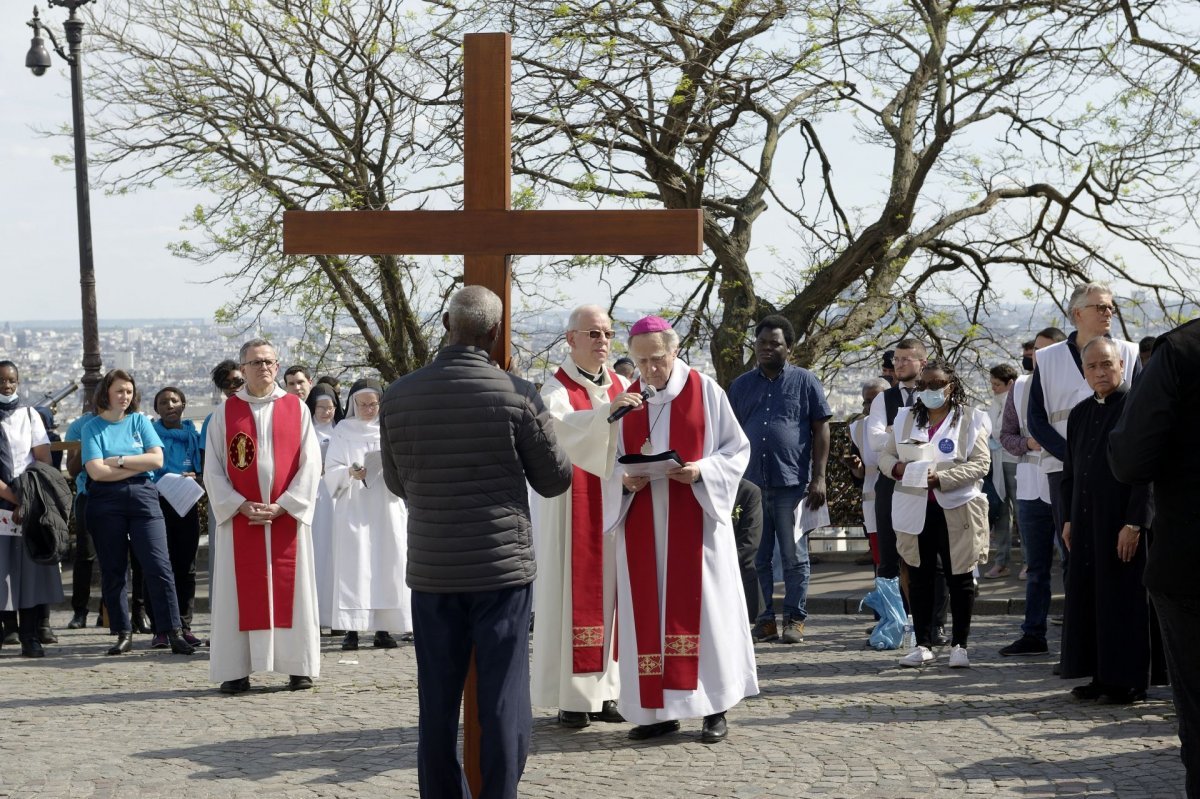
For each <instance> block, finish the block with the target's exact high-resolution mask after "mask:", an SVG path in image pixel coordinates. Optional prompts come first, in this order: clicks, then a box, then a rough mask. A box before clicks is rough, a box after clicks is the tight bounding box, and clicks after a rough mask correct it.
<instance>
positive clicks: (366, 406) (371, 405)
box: [354, 400, 379, 411]
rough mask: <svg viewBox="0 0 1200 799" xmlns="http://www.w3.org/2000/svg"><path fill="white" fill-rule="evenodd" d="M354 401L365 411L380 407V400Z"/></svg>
mask: <svg viewBox="0 0 1200 799" xmlns="http://www.w3.org/2000/svg"><path fill="white" fill-rule="evenodd" d="M354 402H355V403H356V404H357V405H358V407H359V410H363V411H369V410H371V409H372V408H378V407H379V403H378V402H359V401H358V400H355V401H354Z"/></svg>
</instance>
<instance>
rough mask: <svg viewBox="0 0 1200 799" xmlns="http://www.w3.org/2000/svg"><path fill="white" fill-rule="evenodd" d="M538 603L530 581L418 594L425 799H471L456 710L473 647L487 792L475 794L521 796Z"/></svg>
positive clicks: (420, 758) (420, 768) (420, 761)
mask: <svg viewBox="0 0 1200 799" xmlns="http://www.w3.org/2000/svg"><path fill="white" fill-rule="evenodd" d="M532 604H533V592H532V588H531V586H529V585H523V586H520V587H517V588H506V589H503V590H500V591H478V592H472V593H460V594H433V593H427V592H424V591H413V592H412V613H413V636H414V638H415V640H416V651H417V695H418V698H419V700H420V710H421V714H420V722H419V739H418V743H417V779H418V781H419V783H420V786H421V796H422V797H423V799H471V794H470V792H469V791H468V790H467V781H466V776H465V774H464V773H463V769H462V764H461V762H460V761H459V759H458V714H459V709H460V707H461V705H462V696H463V687H464V685H465V684H466V680H467V668H468V666H469V664H470V657H471V649H472V647H474V649H475V667H476V669H475V670H476V673H477V674H478V675H479V682H478V696H479V724H480V728H481V733H482V734H481V736H480V737H481V740H480V761H481V762H480V766H481V771H482V773H483V790H482V792H481V793H480V794H479V795H478V796H477V797H475V799H516V796H517V786H518V784H519V783H520V781H521V774H522V772H524V771H525V758H526V756H527V755H528V753H529V737H530V734H531V730H532V725H533V711H532V709H531V708H530V705H529V611H530V609H531V607H532Z"/></svg>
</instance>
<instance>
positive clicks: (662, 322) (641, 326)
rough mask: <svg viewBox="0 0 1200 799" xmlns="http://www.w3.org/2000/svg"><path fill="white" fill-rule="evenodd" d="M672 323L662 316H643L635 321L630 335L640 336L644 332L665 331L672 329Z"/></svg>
mask: <svg viewBox="0 0 1200 799" xmlns="http://www.w3.org/2000/svg"><path fill="white" fill-rule="evenodd" d="M671 329H672V328H671V323H670V322H668V321H667V320H666V319H663V318H662V317H661V316H643V317H642V318H641V319H639V320H637V321H636V322H634V323H633V327H632V328H631V329H630V331H629V335H630V336H631V337H632V336H640V335H642V334H643V333H665V332H666V331H668V330H671Z"/></svg>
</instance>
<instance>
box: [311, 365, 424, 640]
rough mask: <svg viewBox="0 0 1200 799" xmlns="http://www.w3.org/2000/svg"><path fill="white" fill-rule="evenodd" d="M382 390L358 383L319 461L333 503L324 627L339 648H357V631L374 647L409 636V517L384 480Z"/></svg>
mask: <svg viewBox="0 0 1200 799" xmlns="http://www.w3.org/2000/svg"><path fill="white" fill-rule="evenodd" d="M382 396H383V384H382V383H380V382H379V381H378V380H359V381H357V382H356V383H355V384H354V385H353V386H352V387H351V389H350V397H349V399H348V400H347V402H346V418H345V419H344V420H343V421H342V422H341V423H340V424H339V425H338V426H337V427H336V428H334V431H333V436H332V437H331V438H330V441H329V450H328V452H327V453H326V455H325V479H324V482H325V487H326V488H327V489H328V490H329V493H330V495H331V496H332V497H333V603H332V610H333V613H332V618H331V624H332V626H333V627H334V628H336V629H342V630H346V631H347V633H346V638H345V640H343V641H342V649H348V650H349V649H357V648H358V631H360V630H375V640H374V644H375V646H376V647H379V648H385V649H390V648H392V647H395V646H396V645H397V644H396V639H395V638H393V637H392V635H391V632H392V631H395V632H399V633H401V634H402V635H405V636H406V635H407V634H408V633H410V632H411V631H412V612H411V609H410V604H409V590H408V586H407V585H406V583H405V581H404V569H405V562H406V560H407V555H406V551H405V544H406V535H407V526H408V513H407V511H406V510H405V507H404V502H403V501H402V500H401V499H400V498H399V497H397V496H395V495H394V494H392V492H390V491H388V488H387V486H386V485H385V484H384V482H383V467H382V461H381V459H380V443H379V401H380V399H381V398H382Z"/></svg>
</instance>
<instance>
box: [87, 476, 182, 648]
mask: <svg viewBox="0 0 1200 799" xmlns="http://www.w3.org/2000/svg"><path fill="white" fill-rule="evenodd" d="M87 526H88V530H89V531H90V532H91V534H92V541H93V543H94V544H95V545H96V558H97V559H98V560H99V561H100V590H101V592H102V595H103V597H104V605H105V607H107V608H108V619H109V629H110V630H111V631H112V632H114V633H121V632H130V631H131V624H130V621H129V597H128V596H126V594H125V585H126V575H127V572H128V570H129V550H130V549H132V550H133V553H134V555H136V556H137V559H138V561H140V562H141V564H142V574H143V576H144V579H145V582H146V593H147V594H148V595H149V599H150V605H151V607H153V609H154V631H155V632H156V633H166V632H170V631H171V630H178V629H179V603H178V601H177V599H176V597H175V580H174V577H173V576H172V574H171V561H170V559H169V558H168V556H167V528H166V525H165V524H164V522H163V515H162V510H161V509H160V508H159V505H158V489H157V488H155V487H154V483H153V482H152V481H151V480H150V478H148V477H131V478H129V479H128V480H121V481H119V482H115V483H101V482H98V481H96V480H93V481H91V482H90V483H89V484H88V502H87Z"/></svg>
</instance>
